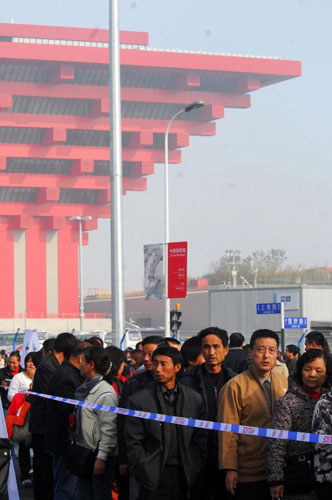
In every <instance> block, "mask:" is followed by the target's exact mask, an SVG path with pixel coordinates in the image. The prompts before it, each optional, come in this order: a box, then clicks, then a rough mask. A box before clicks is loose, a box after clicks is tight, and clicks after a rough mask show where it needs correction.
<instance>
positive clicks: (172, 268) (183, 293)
mask: <svg viewBox="0 0 332 500" xmlns="http://www.w3.org/2000/svg"><path fill="white" fill-rule="evenodd" d="M187 254H188V243H187V242H186V241H180V242H176V243H168V252H167V257H168V294H167V297H168V298H170V299H178V298H181V297H187Z"/></svg>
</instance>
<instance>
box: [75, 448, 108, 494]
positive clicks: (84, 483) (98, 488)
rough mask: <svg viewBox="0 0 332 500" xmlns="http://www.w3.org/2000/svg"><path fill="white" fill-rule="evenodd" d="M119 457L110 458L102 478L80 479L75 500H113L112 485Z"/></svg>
mask: <svg viewBox="0 0 332 500" xmlns="http://www.w3.org/2000/svg"><path fill="white" fill-rule="evenodd" d="M116 461H117V457H108V459H107V460H106V469H105V473H104V474H103V475H102V476H91V477H78V478H77V487H76V493H75V500H112V483H113V479H114V468H115V464H116Z"/></svg>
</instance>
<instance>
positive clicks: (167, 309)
mask: <svg viewBox="0 0 332 500" xmlns="http://www.w3.org/2000/svg"><path fill="white" fill-rule="evenodd" d="M202 106H204V102H203V101H194V102H192V103H191V104H189V105H188V106H186V107H185V108H183V109H180V111H177V113H175V114H174V115H173V116H172V118H171V119H170V120H169V122H168V125H167V129H166V132H165V337H168V336H169V333H170V300H169V298H168V255H167V254H168V252H167V249H168V243H169V192H168V134H169V131H170V128H171V126H172V123H173V122H174V120H175V119H176V118H177V117H178V116H179V115H181V114H182V113H188V112H189V111H192V110H193V109H198V108H201V107H202Z"/></svg>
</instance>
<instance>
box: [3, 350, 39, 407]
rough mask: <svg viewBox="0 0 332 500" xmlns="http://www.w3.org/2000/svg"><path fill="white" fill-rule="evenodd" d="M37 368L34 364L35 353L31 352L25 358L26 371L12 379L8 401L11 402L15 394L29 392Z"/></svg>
mask: <svg viewBox="0 0 332 500" xmlns="http://www.w3.org/2000/svg"><path fill="white" fill-rule="evenodd" d="M35 371H36V367H35V365H34V363H33V353H32V352H29V353H28V354H27V355H26V356H25V358H24V370H23V371H22V372H20V373H17V375H14V377H13V378H12V379H11V381H10V384H9V388H8V395H7V397H8V400H9V401H10V402H11V401H12V399H13V397H14V396H15V394H17V393H18V392H21V391H28V390H29V388H30V386H31V383H32V381H33V377H34V376H35Z"/></svg>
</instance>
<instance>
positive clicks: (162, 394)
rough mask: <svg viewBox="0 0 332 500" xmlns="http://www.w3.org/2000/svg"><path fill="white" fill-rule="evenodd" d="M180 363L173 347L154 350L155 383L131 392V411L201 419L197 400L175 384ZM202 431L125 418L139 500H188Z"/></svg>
mask: <svg viewBox="0 0 332 500" xmlns="http://www.w3.org/2000/svg"><path fill="white" fill-rule="evenodd" d="M182 360H183V359H182V354H181V353H180V352H179V351H178V350H177V349H175V348H174V347H169V346H161V347H159V348H158V349H156V350H155V351H154V353H153V370H154V373H155V378H156V381H152V382H151V383H150V384H148V385H146V387H145V388H144V389H141V390H140V391H138V392H136V393H135V394H133V395H132V396H131V397H130V398H129V400H128V406H129V408H131V409H134V410H139V411H148V412H154V413H162V414H166V415H173V416H178V417H190V418H193V419H202V418H204V415H205V409H204V404H203V401H202V398H201V396H200V395H199V394H198V393H197V392H196V391H193V390H192V389H190V388H188V387H185V386H183V385H181V384H178V383H177V379H176V374H177V373H178V372H179V370H180V369H181V364H182ZM206 433H207V431H205V430H202V429H196V428H193V427H186V426H181V425H176V424H170V423H161V422H158V421H156V420H154V421H151V420H145V419H141V418H135V417H126V424H125V438H126V443H127V454H128V459H129V470H130V472H132V473H133V474H134V475H135V478H136V481H137V482H138V483H139V485H140V490H139V496H138V500H170V499H172V500H186V499H187V498H188V492H189V490H191V489H193V488H195V485H196V483H197V481H199V479H200V478H201V475H202V472H203V470H204V467H205V460H206V437H207V436H206Z"/></svg>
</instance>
